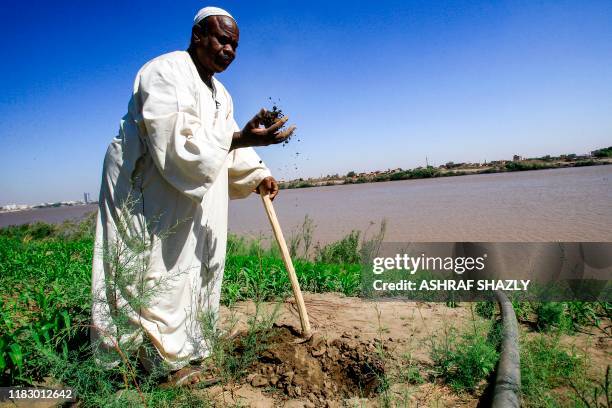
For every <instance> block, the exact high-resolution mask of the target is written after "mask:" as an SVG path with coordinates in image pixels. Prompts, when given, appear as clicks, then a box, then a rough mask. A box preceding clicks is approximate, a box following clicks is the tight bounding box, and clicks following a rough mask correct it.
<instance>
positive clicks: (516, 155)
mask: <svg viewBox="0 0 612 408" xmlns="http://www.w3.org/2000/svg"><path fill="white" fill-rule="evenodd" d="M521 160H523V158H522V157H521V156H519V155H518V154H515V155H514V156H512V161H513V162H518V161H521Z"/></svg>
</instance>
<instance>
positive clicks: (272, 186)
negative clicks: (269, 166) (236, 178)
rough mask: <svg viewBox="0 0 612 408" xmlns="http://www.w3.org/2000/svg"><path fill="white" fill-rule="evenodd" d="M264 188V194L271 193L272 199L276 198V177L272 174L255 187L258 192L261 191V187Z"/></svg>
mask: <svg viewBox="0 0 612 408" xmlns="http://www.w3.org/2000/svg"><path fill="white" fill-rule="evenodd" d="M262 188H263V190H264V194H265V193H268V194H270V200H274V197H276V195H277V194H278V183H277V182H276V179H275V178H274V177H272V176H268V177H266V178H265V179H263V180H261V183H259V185H258V186H257V188H256V189H255V192H256V193H259V191H260V189H262Z"/></svg>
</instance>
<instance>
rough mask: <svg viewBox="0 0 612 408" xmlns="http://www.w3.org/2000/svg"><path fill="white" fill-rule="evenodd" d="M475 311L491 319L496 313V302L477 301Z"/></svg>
mask: <svg viewBox="0 0 612 408" xmlns="http://www.w3.org/2000/svg"><path fill="white" fill-rule="evenodd" d="M475 311H476V314H477V315H478V316H480V317H483V318H485V319H491V318H493V315H494V314H495V303H494V302H491V301H482V302H476V307H475Z"/></svg>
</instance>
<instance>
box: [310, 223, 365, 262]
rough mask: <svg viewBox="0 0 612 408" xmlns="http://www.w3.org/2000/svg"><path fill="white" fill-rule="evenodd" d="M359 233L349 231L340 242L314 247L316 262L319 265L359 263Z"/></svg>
mask: <svg viewBox="0 0 612 408" xmlns="http://www.w3.org/2000/svg"><path fill="white" fill-rule="evenodd" d="M359 236H360V232H359V231H351V233H350V234H348V235H347V236H346V237H344V238H342V239H341V240H340V241H337V242H333V243H331V244H328V245H325V246H324V247H318V246H317V247H315V251H316V255H315V259H316V262H320V263H326V264H330V263H340V264H343V263H344V264H356V263H359V261H360V257H359Z"/></svg>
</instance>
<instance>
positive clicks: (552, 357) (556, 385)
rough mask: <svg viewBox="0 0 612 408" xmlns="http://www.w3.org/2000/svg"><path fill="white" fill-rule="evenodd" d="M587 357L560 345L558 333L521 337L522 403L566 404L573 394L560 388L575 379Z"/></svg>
mask: <svg viewBox="0 0 612 408" xmlns="http://www.w3.org/2000/svg"><path fill="white" fill-rule="evenodd" d="M585 364H586V360H585V356H581V355H579V354H578V353H577V351H576V350H573V349H569V350H568V349H566V348H564V347H562V346H561V344H560V342H559V336H558V335H557V336H546V335H541V334H540V335H537V336H535V337H533V338H531V339H525V338H523V339H522V341H521V385H522V394H523V395H522V400H523V406H527V407H553V406H566V405H568V404H569V403H570V401H572V399H573V397H572V395H571V394H570V393H569V391H567V392H561V391H560V390H559V389H560V388H562V387H568V386H569V384H570V383H571V382H577V381H578V380H579V376H580V375H581V374H582V372H583V368H584V367H585Z"/></svg>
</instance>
